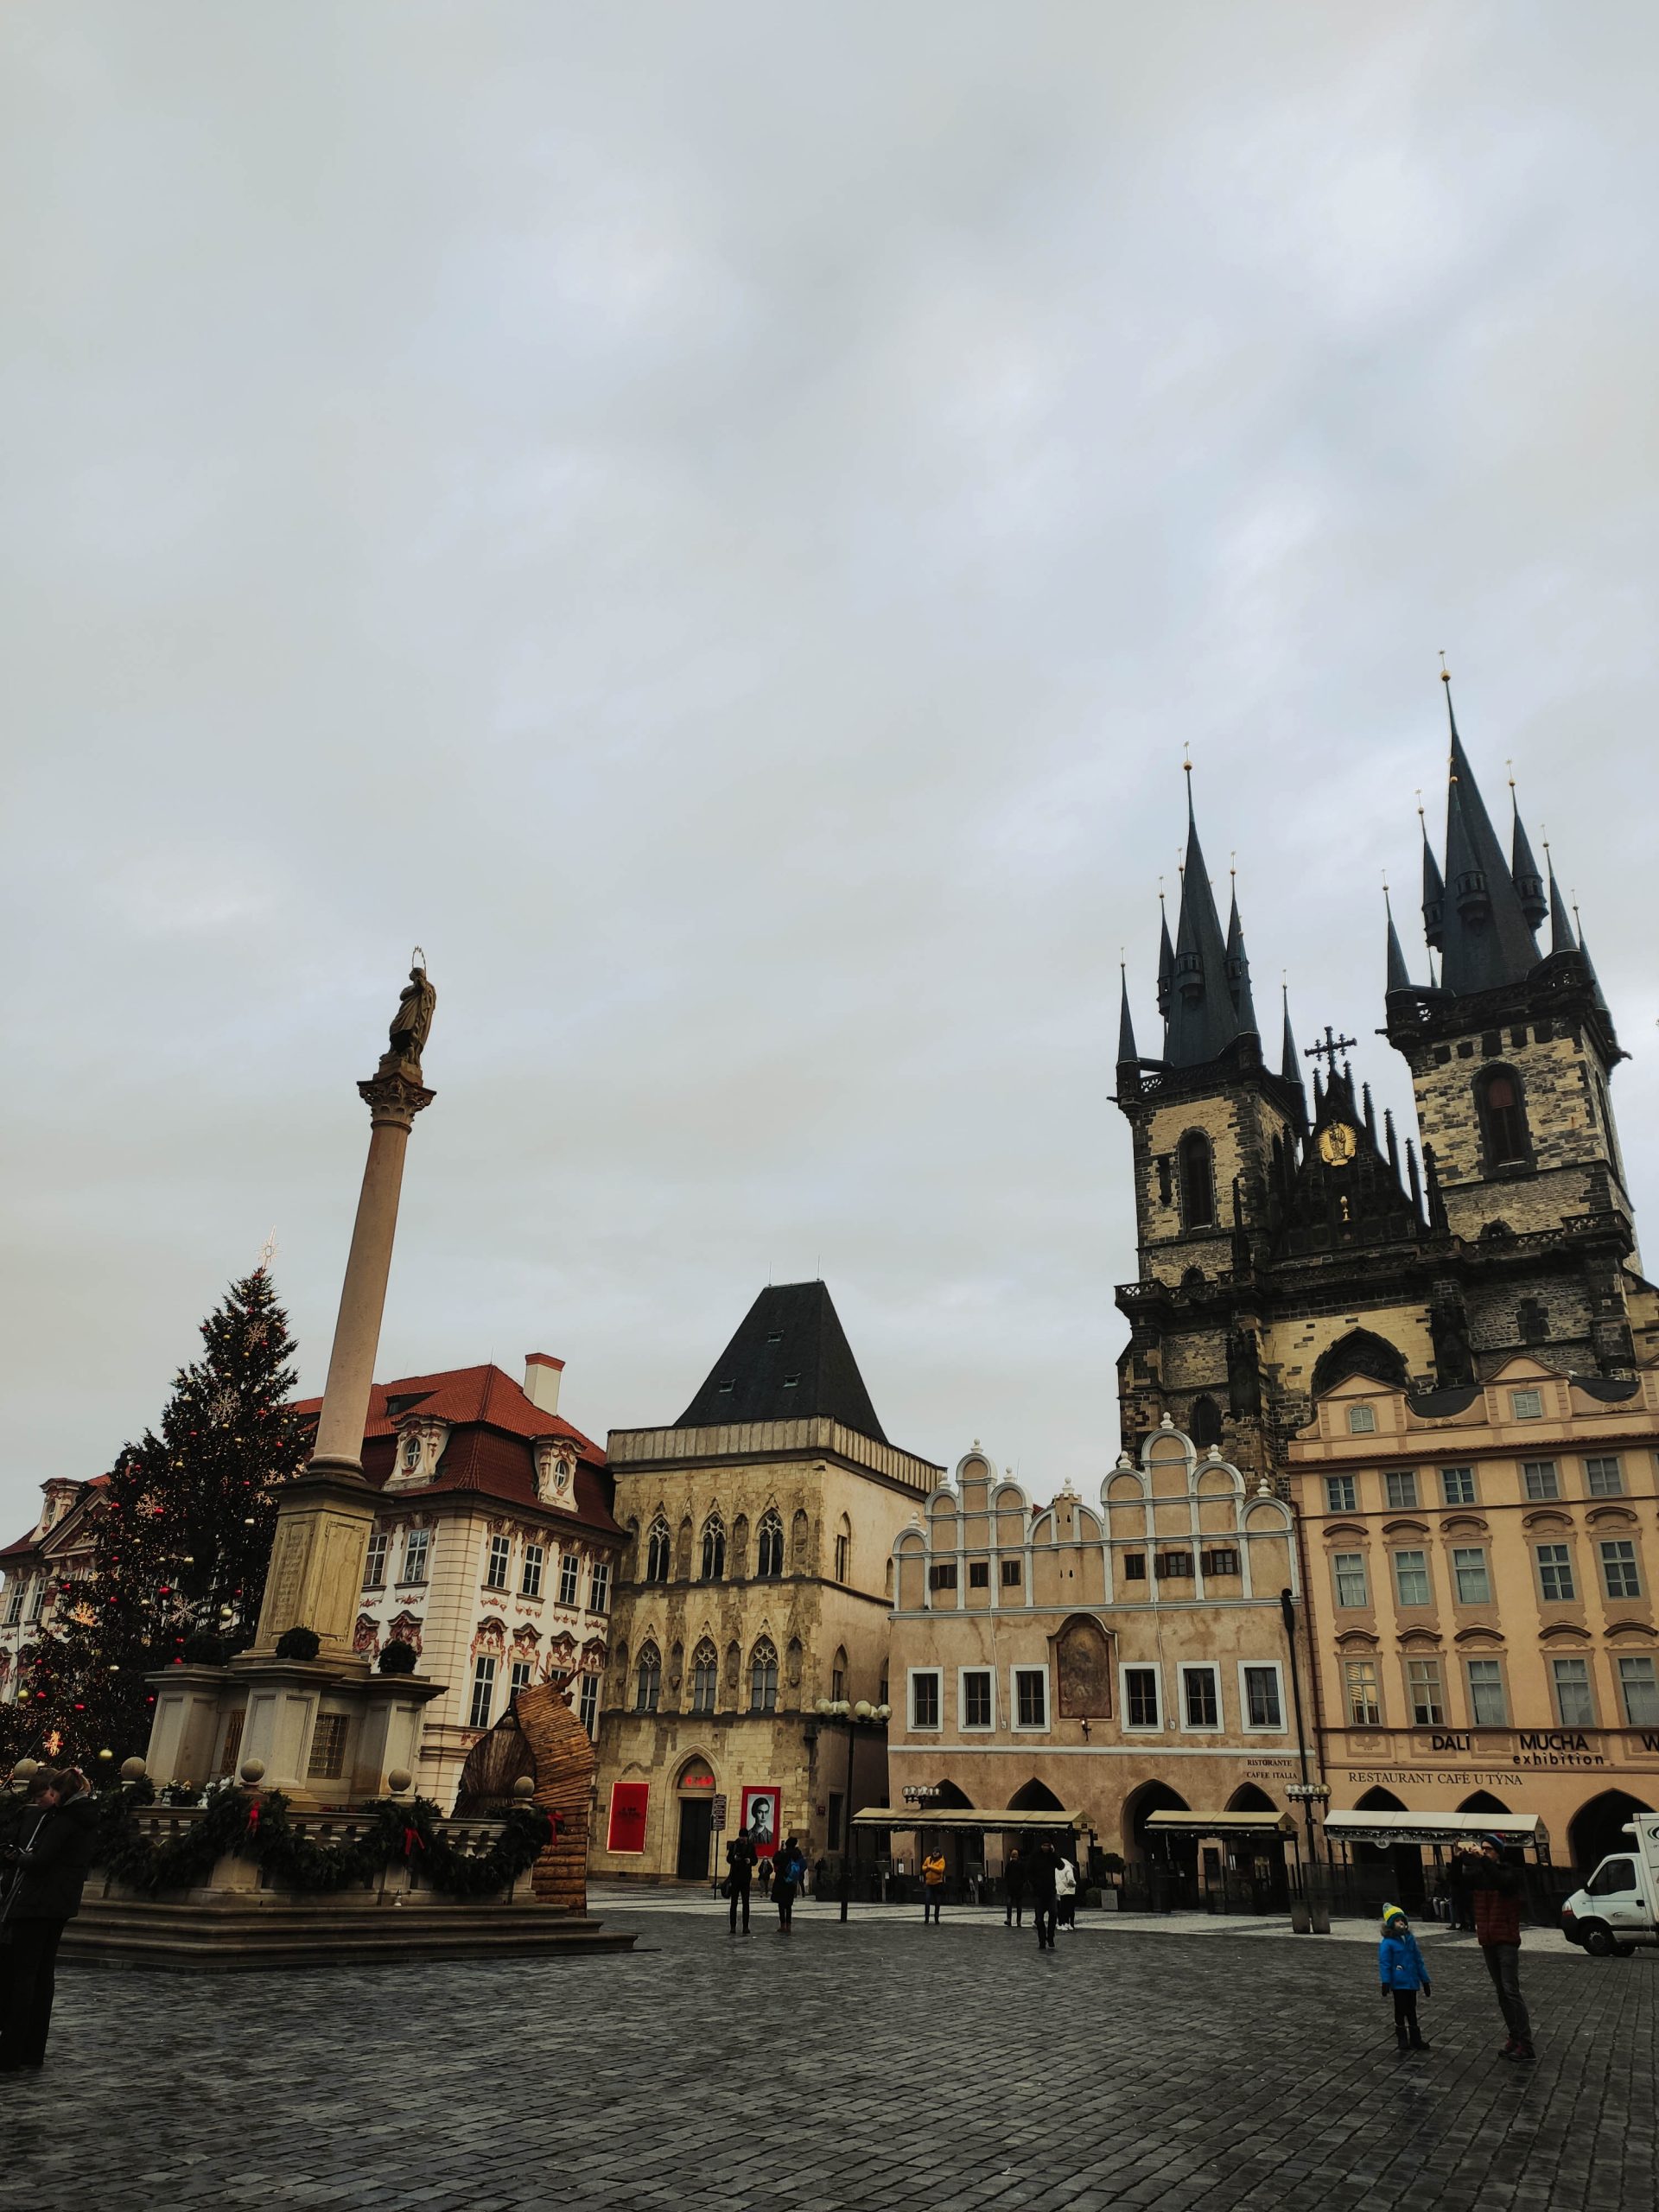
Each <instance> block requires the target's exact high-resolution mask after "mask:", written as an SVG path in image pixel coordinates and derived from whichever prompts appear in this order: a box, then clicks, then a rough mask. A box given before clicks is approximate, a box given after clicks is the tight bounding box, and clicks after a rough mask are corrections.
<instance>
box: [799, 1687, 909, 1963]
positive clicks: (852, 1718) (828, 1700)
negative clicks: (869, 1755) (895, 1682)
mask: <svg viewBox="0 0 1659 2212" xmlns="http://www.w3.org/2000/svg"><path fill="white" fill-rule="evenodd" d="M817 1710H818V1712H819V1713H821V1714H822V1715H823V1718H824V1719H826V1720H844V1721H845V1722H846V1723H847V1795H846V1796H845V1797H843V1798H842V1813H841V1819H842V1839H841V1916H842V1919H843V1920H845V1919H846V1917H847V1905H848V1901H849V1896H850V1894H851V1888H852V1878H853V1877H852V1864H853V1745H854V1743H855V1740H856V1737H857V1732H858V1730H859V1729H860V1728H885V1727H886V1726H887V1722H888V1720H889V1719H890V1718H891V1717H892V1713H893V1707H891V1706H888V1705H872V1704H871V1703H870V1701H869V1700H868V1698H865V1697H861V1698H860V1699H859V1700H858V1702H857V1704H856V1705H849V1703H848V1701H847V1700H846V1699H845V1698H844V1697H821V1698H820V1699H819V1700H818V1701H817Z"/></svg>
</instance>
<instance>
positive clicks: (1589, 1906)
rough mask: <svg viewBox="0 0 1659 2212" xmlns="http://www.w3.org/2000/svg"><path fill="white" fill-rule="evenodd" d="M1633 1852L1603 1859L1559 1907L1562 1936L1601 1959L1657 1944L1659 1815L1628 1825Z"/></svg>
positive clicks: (1624, 1957)
mask: <svg viewBox="0 0 1659 2212" xmlns="http://www.w3.org/2000/svg"><path fill="white" fill-rule="evenodd" d="M1624 1833H1625V1834H1626V1835H1627V1836H1629V1837H1630V1841H1631V1844H1632V1848H1631V1849H1630V1850H1629V1851H1621V1852H1616V1853H1614V1855H1613V1856H1612V1857H1611V1859H1603V1860H1602V1862H1601V1864H1600V1866H1598V1867H1597V1869H1596V1871H1595V1872H1594V1873H1593V1874H1592V1876H1591V1877H1590V1878H1589V1880H1588V1881H1587V1882H1586V1884H1585V1885H1584V1887H1583V1888H1582V1889H1581V1890H1574V1891H1573V1894H1572V1896H1571V1897H1568V1899H1567V1903H1566V1904H1564V1905H1563V1906H1562V1907H1561V1933H1562V1935H1563V1936H1566V1938H1567V1942H1569V1943H1580V1944H1582V1945H1583V1947H1584V1948H1585V1949H1586V1951H1588V1952H1590V1953H1591V1955H1592V1956H1593V1957H1595V1958H1598V1959H1605V1958H1610V1957H1614V1958H1621V1959H1628V1958H1629V1956H1630V1953H1631V1952H1632V1951H1633V1950H1634V1949H1635V1948H1636V1947H1637V1944H1638V1943H1659V1814H1653V1813H1643V1815H1642V1817H1641V1819H1640V1820H1637V1821H1626V1822H1625V1823H1624Z"/></svg>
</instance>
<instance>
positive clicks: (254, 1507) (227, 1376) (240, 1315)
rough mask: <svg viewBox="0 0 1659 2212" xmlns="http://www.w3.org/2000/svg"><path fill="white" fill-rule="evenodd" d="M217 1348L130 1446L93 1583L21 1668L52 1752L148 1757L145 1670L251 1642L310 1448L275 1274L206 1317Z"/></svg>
mask: <svg viewBox="0 0 1659 2212" xmlns="http://www.w3.org/2000/svg"><path fill="white" fill-rule="evenodd" d="M201 1333H202V1337H203V1339H204V1341H205V1344H206V1347H207V1349H206V1351H205V1354H204V1356H203V1357H201V1358H200V1359H199V1360H197V1361H196V1362H195V1363H194V1364H193V1365H192V1366H189V1367H187V1368H184V1369H181V1370H180V1372H179V1373H178V1374H177V1375H176V1376H175V1377H174V1381H173V1395H172V1396H171V1398H170V1399H169V1400H168V1405H167V1409H166V1411H165V1412H164V1413H163V1414H162V1422H161V1433H160V1434H159V1435H157V1434H156V1433H154V1432H146V1433H145V1436H144V1439H143V1442H142V1443H140V1444H129V1445H128V1446H126V1448H125V1449H124V1451H123V1452H122V1453H121V1454H120V1457H119V1458H118V1459H117V1461H116V1463H115V1465H114V1466H113V1467H112V1468H111V1471H110V1473H109V1476H108V1478H107V1482H106V1486H105V1489H104V1491H103V1493H102V1497H101V1500H100V1503H99V1506H98V1508H97V1509H96V1534H95V1536H94V1540H93V1555H92V1573H91V1575H90V1577H87V1578H86V1579H83V1580H78V1581H65V1582H62V1583H60V1585H59V1586H58V1588H57V1591H56V1592H55V1593H54V1594H55V1599H56V1603H55V1605H54V1609H53V1612H52V1616H51V1619H50V1622H49V1624H48V1630H47V1632H46V1633H44V1634H42V1636H41V1637H40V1639H39V1642H38V1643H37V1644H36V1646H35V1654H34V1660H33V1664H32V1666H31V1667H30V1669H29V1673H28V1674H27V1675H24V1676H23V1678H22V1681H21V1683H20V1689H19V1699H18V1704H19V1707H20V1708H22V1710H21V1711H20V1712H19V1714H18V1719H19V1721H20V1722H24V1714H25V1713H27V1714H28V1716H29V1721H28V1722H24V1725H25V1726H27V1725H29V1723H32V1732H33V1734H34V1736H35V1738H36V1739H37V1740H40V1739H41V1738H50V1737H52V1736H54V1735H55V1736H56V1737H57V1738H58V1739H59V1741H58V1743H57V1744H56V1745H52V1744H50V1743H49V1742H48V1749H49V1750H51V1751H52V1753H53V1755H54V1757H58V1758H66V1759H67V1758H75V1759H79V1760H81V1761H83V1762H84V1761H86V1760H87V1759H90V1758H96V1757H97V1755H98V1753H99V1751H110V1752H111V1753H112V1754H113V1756H114V1758H117V1759H123V1758H130V1757H131V1756H132V1754H133V1753H135V1752H137V1753H138V1754H140V1755H142V1754H143V1750H144V1746H145V1745H146V1744H147V1743H148V1741H149V1715H150V1711H151V1708H152V1707H153V1706H154V1704H155V1695H154V1693H153V1691H152V1689H151V1688H150V1685H149V1683H148V1682H147V1681H145V1679H144V1677H145V1675H147V1674H153V1673H155V1672H156V1670H157V1669H159V1668H162V1667H164V1666H168V1665H171V1664H173V1663H174V1662H183V1661H185V1660H187V1659H188V1660H200V1661H203V1662H207V1663H219V1662H223V1661H224V1660H226V1659H227V1658H229V1657H230V1656H232V1654H233V1653H235V1652H238V1651H240V1650H243V1649H245V1647H246V1646H247V1645H248V1644H249V1643H251V1642H252V1641H253V1634H254V1630H255V1627H256V1625H257V1622H258V1618H259V1601H260V1599H261V1596H262V1595H263V1593H264V1582H265V1568H266V1566H267V1564H268V1562H269V1560H270V1538H271V1530H272V1529H273V1527H274V1526H275V1523H276V1519H277V1491H278V1488H279V1487H280V1485H281V1484H283V1483H284V1482H285V1481H287V1480H288V1479H289V1477H290V1476H292V1475H294V1474H296V1473H297V1472H298V1471H299V1469H300V1467H301V1466H302V1465H303V1463H304V1461H305V1459H306V1456H307V1453H308V1450H309V1448H310V1439H309V1428H308V1424H307V1423H306V1422H305V1421H302V1420H301V1419H299V1418H298V1417H297V1416H296V1415H295V1414H293V1413H291V1412H290V1411H289V1408H288V1403H287V1400H288V1396H289V1392H290V1391H291V1390H292V1389H293V1387H294V1382H295V1372H294V1370H293V1368H292V1366H291V1365H290V1364H289V1363H290V1361H291V1360H292V1358H293V1355H294V1344H293V1341H292V1339H291V1338H290V1337H289V1333H288V1319H287V1316H286V1315H285V1314H284V1313H283V1309H282V1307H281V1306H279V1305H278V1304H277V1299H276V1294H275V1293H274V1292H273V1291H272V1289H271V1286H270V1276H269V1275H268V1274H267V1273H266V1271H265V1269H264V1268H256V1269H255V1271H254V1273H253V1274H251V1275H249V1276H248V1277H247V1278H246V1279H245V1281H241V1282H236V1283H232V1285H231V1287H230V1291H229V1293H228V1294H227V1295H226V1299H225V1301H224V1303H223V1304H222V1305H221V1306H219V1308H218V1310H217V1311H216V1312H215V1313H211V1314H209V1315H208V1317H207V1319H206V1320H205V1321H204V1322H203V1323H202V1325H201Z"/></svg>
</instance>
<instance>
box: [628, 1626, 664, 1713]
mask: <svg viewBox="0 0 1659 2212" xmlns="http://www.w3.org/2000/svg"><path fill="white" fill-rule="evenodd" d="M662 1696H663V1655H662V1654H661V1652H660V1651H658V1649H657V1647H656V1645H655V1644H654V1643H642V1644H641V1645H640V1647H639V1667H638V1668H637V1669H636V1670H635V1674H634V1681H633V1709H634V1711H635V1712H636V1713H655V1712H656V1710H657V1707H658V1705H660V1704H661V1702H662Z"/></svg>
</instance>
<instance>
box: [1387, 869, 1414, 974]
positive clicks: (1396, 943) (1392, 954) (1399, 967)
mask: <svg viewBox="0 0 1659 2212" xmlns="http://www.w3.org/2000/svg"><path fill="white" fill-rule="evenodd" d="M1383 912H1384V913H1385V914H1386V915H1387V916H1388V918H1389V980H1388V985H1387V988H1388V989H1389V991H1410V990H1414V989H1415V988H1416V986H1415V984H1414V982H1412V980H1411V971H1410V970H1409V969H1408V967H1407V966H1406V956H1405V954H1404V953H1403V952H1402V950H1401V949H1400V932H1399V931H1398V930H1397V929H1395V926H1394V906H1393V904H1392V902H1391V901H1390V899H1389V887H1388V885H1387V884H1386V883H1385V884H1384V885H1383Z"/></svg>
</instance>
